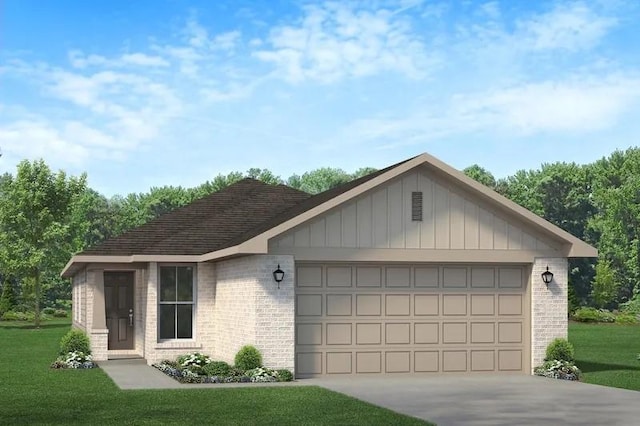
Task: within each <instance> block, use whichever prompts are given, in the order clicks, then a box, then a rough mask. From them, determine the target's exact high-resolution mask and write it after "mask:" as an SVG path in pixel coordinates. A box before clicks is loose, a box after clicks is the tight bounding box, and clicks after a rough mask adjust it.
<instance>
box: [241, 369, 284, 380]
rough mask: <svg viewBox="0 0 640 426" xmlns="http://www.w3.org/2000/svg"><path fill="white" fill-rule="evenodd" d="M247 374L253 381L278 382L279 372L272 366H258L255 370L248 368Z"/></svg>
mask: <svg viewBox="0 0 640 426" xmlns="http://www.w3.org/2000/svg"><path fill="white" fill-rule="evenodd" d="M245 374H246V375H247V376H248V377H249V378H250V379H251V381H252V382H277V381H278V373H277V372H276V371H274V370H272V369H270V368H266V367H258V368H254V369H253V370H248V371H246V372H245Z"/></svg>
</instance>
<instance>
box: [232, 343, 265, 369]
mask: <svg viewBox="0 0 640 426" xmlns="http://www.w3.org/2000/svg"><path fill="white" fill-rule="evenodd" d="M234 361H235V363H236V367H238V368H239V369H241V370H245V371H247V370H253V369H254V368H258V367H262V354H260V351H259V350H257V349H256V348H255V347H253V346H251V345H246V346H243V347H242V348H241V349H240V350H239V351H238V353H237V354H236V357H235V360H234Z"/></svg>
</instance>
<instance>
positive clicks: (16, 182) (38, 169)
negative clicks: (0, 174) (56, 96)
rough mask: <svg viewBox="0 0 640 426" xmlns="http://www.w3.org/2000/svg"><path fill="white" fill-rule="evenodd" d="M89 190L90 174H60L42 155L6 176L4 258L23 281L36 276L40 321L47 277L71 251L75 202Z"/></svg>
mask: <svg viewBox="0 0 640 426" xmlns="http://www.w3.org/2000/svg"><path fill="white" fill-rule="evenodd" d="M85 190H86V176H85V175H82V176H81V177H79V178H75V177H67V176H66V174H65V173H64V172H62V171H59V172H58V173H55V174H54V173H52V172H51V170H50V169H49V167H48V166H47V165H46V164H45V162H44V161H42V160H39V161H34V162H33V163H31V162H29V161H27V160H24V161H22V162H20V164H18V168H17V174H16V176H15V178H14V177H10V178H9V179H5V180H3V181H2V187H1V188H0V192H1V194H2V196H1V197H0V262H1V263H2V265H3V267H4V270H6V271H8V272H9V273H10V274H11V275H12V276H15V277H17V278H18V279H19V280H20V281H27V280H29V281H31V282H32V285H33V301H34V312H35V320H34V322H35V325H36V327H38V326H39V325H40V302H41V297H42V284H43V281H45V282H46V281H47V279H49V278H51V277H52V276H53V275H54V274H55V275H57V274H58V273H59V271H60V269H61V268H62V267H63V266H64V264H65V262H66V261H67V260H68V259H69V257H70V256H71V253H72V250H73V242H74V236H73V233H72V231H71V230H70V226H69V223H70V218H71V212H72V208H73V207H72V206H73V204H74V202H75V200H76V198H77V197H78V196H80V195H81V194H82V193H83V192H84V191H85Z"/></svg>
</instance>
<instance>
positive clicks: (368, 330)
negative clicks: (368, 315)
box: [356, 323, 382, 345]
mask: <svg viewBox="0 0 640 426" xmlns="http://www.w3.org/2000/svg"><path fill="white" fill-rule="evenodd" d="M381 343H382V324H380V323H358V324H356V344H358V345H380V344H381Z"/></svg>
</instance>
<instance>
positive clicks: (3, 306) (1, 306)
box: [0, 280, 17, 315]
mask: <svg viewBox="0 0 640 426" xmlns="http://www.w3.org/2000/svg"><path fill="white" fill-rule="evenodd" d="M16 304H17V299H16V292H15V289H14V288H13V283H12V282H11V281H9V280H5V282H4V285H3V286H2V294H1V295H0V315H2V314H3V313H5V312H9V311H10V310H12V309H13V308H14V307H15V306H16Z"/></svg>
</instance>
